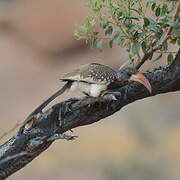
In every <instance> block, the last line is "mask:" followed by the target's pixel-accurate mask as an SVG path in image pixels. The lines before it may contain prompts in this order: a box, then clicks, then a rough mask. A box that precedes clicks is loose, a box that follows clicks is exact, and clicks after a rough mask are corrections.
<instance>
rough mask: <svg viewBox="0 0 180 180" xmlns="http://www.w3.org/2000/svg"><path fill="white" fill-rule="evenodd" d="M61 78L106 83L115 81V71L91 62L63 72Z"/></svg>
mask: <svg viewBox="0 0 180 180" xmlns="http://www.w3.org/2000/svg"><path fill="white" fill-rule="evenodd" d="M61 80H63V81H70V80H72V81H83V82H87V83H93V84H102V85H108V84H110V83H112V82H114V81H116V71H114V70H113V69H111V68H110V67H108V66H105V65H102V64H97V63H91V64H86V65H84V66H81V67H80V68H78V69H75V70H74V71H72V72H69V73H67V74H65V75H64V76H63V77H62V78H61Z"/></svg>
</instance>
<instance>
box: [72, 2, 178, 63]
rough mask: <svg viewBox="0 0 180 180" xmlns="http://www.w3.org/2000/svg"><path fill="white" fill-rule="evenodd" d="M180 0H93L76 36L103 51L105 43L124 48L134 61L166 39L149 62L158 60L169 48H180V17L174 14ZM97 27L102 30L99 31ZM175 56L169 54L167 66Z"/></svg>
mask: <svg viewBox="0 0 180 180" xmlns="http://www.w3.org/2000/svg"><path fill="white" fill-rule="evenodd" d="M177 5H178V0H121V1H120V0H91V1H90V2H89V8H90V9H91V10H92V13H91V15H89V16H88V17H87V18H86V19H85V22H84V24H83V25H79V26H77V28H76V31H75V36H76V37H77V39H83V40H85V41H86V43H87V44H89V45H90V47H91V48H96V49H99V50H102V49H103V44H104V43H105V42H108V43H109V47H111V48H112V47H113V46H114V45H117V46H120V47H121V48H125V49H126V50H127V52H128V54H129V59H130V60H131V62H133V61H134V60H139V59H141V55H142V54H145V53H146V52H148V51H149V50H151V48H153V47H155V46H157V44H158V43H160V42H162V41H163V40H164V39H165V38H167V37H166V36H167V32H168V30H169V28H170V27H172V31H171V33H170V34H168V36H170V37H168V41H165V42H163V44H162V45H161V46H160V48H159V49H158V56H157V54H155V55H154V54H152V56H150V57H149V58H148V59H149V60H152V61H157V60H159V59H160V58H161V57H162V55H163V52H167V51H168V49H169V47H170V45H176V44H177V45H180V15H179V14H176V15H175V11H176V8H177ZM97 26H99V27H100V30H99V31H97ZM172 59H173V55H172V54H171V53H170V55H168V63H170V62H171V60H172Z"/></svg>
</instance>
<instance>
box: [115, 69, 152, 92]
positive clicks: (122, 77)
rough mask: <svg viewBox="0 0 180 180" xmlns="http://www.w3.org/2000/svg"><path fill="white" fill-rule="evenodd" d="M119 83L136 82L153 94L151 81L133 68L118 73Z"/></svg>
mask: <svg viewBox="0 0 180 180" xmlns="http://www.w3.org/2000/svg"><path fill="white" fill-rule="evenodd" d="M117 80H118V81H135V82H139V83H141V84H142V85H143V86H145V87H146V88H147V89H148V91H149V92H150V93H152V89H151V84H150V82H149V80H148V79H147V78H146V77H145V76H144V75H143V74H142V73H140V72H139V71H138V70H137V69H135V68H133V67H126V68H123V69H121V70H120V71H118V72H117Z"/></svg>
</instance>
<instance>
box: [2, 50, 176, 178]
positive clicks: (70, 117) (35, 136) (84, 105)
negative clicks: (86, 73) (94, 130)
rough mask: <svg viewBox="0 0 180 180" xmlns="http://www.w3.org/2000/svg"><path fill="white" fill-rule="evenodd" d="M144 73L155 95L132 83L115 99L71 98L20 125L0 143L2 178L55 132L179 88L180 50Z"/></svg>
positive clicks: (39, 150) (35, 153) (34, 154)
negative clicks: (164, 64)
mask: <svg viewBox="0 0 180 180" xmlns="http://www.w3.org/2000/svg"><path fill="white" fill-rule="evenodd" d="M145 75H146V77H147V78H148V79H149V81H150V83H151V85H152V90H153V92H152V94H149V93H148V91H147V90H146V89H145V88H144V87H143V86H142V85H139V84H137V83H129V84H127V85H126V86H123V87H121V88H119V89H118V91H119V92H120V95H117V97H116V98H117V100H116V101H115V100H108V99H107V98H103V97H101V98H90V97H86V98H82V99H75V98H73V99H69V100H67V101H64V102H61V103H59V104H56V105H54V106H53V107H52V108H50V109H49V110H47V111H46V112H44V113H42V114H41V115H40V116H39V117H37V118H36V119H35V120H34V122H33V123H32V125H29V128H28V129H25V128H24V127H21V129H20V130H19V132H18V133H17V135H16V136H14V137H12V138H11V139H10V140H8V141H7V142H6V143H5V144H3V145H2V146H0V180H1V179H5V178H7V177H8V176H10V175H11V174H13V173H15V172H16V171H18V170H19V169H21V168H23V167H24V166H25V165H26V164H28V163H29V162H31V161H32V160H33V159H34V158H36V157H37V156H38V155H39V154H40V153H42V152H43V151H44V150H46V149H47V148H48V147H49V146H50V145H51V144H52V142H53V141H54V140H48V138H50V137H52V136H53V135H55V134H60V133H64V132H66V131H67V130H70V129H72V128H75V127H78V126H83V125H88V124H92V123H94V122H97V121H99V120H101V119H103V118H105V117H107V116H110V115H112V114H113V113H115V112H117V111H119V110H120V109H121V108H122V107H124V106H126V105H127V104H129V103H132V102H134V101H136V100H138V99H143V98H146V97H150V96H155V95H158V94H161V93H168V92H174V91H179V90H180V51H179V52H178V54H177V55H176V58H175V60H174V62H173V63H172V64H171V65H170V66H169V67H164V68H162V67H160V68H158V69H154V70H153V71H151V72H146V73H145ZM116 91H117V90H116Z"/></svg>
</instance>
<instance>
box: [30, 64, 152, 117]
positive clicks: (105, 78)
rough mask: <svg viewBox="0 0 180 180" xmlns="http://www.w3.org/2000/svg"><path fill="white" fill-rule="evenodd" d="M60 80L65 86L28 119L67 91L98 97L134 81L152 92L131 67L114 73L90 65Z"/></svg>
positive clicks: (138, 73)
mask: <svg viewBox="0 0 180 180" xmlns="http://www.w3.org/2000/svg"><path fill="white" fill-rule="evenodd" d="M60 80H61V81H64V82H66V84H65V85H64V86H63V87H62V88H61V89H60V90H58V91H57V92H55V93H54V94H53V95H52V96H51V97H49V98H48V99H47V100H46V101H44V102H43V103H42V104H40V105H39V106H38V107H37V108H36V109H35V110H34V111H33V112H32V113H31V114H30V115H29V116H28V117H31V116H33V115H36V114H38V113H40V112H42V110H43V109H44V108H45V107H46V106H47V105H48V104H49V103H50V102H51V101H53V100H54V99H55V98H56V97H58V96H60V95H61V94H63V93H64V92H66V91H67V90H69V89H70V90H76V89H77V90H79V91H80V92H82V93H84V94H85V95H87V96H91V97H99V96H101V95H103V94H105V92H108V90H109V89H110V87H112V85H113V84H115V83H123V82H125V81H127V82H129V81H136V82H138V83H141V84H142V85H144V86H145V87H146V88H147V90H148V91H149V92H150V93H151V92H152V89H151V85H150V82H149V80H148V79H147V78H146V77H145V76H144V75H143V74H142V73H140V72H139V71H138V70H137V69H135V68H133V67H126V68H125V69H121V70H120V71H115V70H113V69H112V68H110V67H109V66H106V65H103V64H98V63H90V64H85V65H83V66H80V67H79V68H77V69H75V70H73V71H72V72H69V73H66V74H65V75H63V76H62V77H61V78H60Z"/></svg>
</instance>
